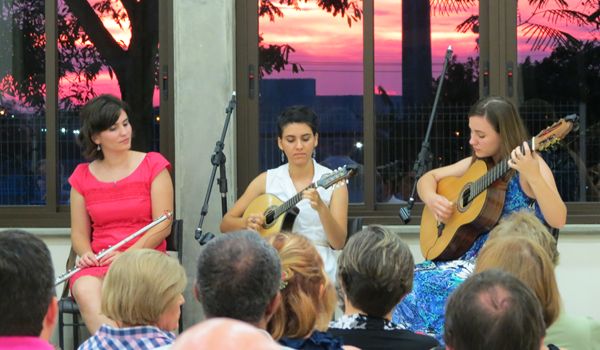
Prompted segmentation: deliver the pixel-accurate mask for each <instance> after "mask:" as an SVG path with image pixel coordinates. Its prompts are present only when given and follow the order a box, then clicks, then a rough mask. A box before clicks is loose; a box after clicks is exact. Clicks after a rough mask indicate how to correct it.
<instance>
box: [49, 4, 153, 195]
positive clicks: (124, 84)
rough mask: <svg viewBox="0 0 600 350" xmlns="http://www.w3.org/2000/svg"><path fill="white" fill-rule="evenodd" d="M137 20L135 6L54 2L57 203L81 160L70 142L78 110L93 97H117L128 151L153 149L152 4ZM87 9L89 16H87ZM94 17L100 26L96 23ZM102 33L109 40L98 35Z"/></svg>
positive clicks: (73, 140) (75, 131) (77, 123)
mask: <svg viewBox="0 0 600 350" xmlns="http://www.w3.org/2000/svg"><path fill="white" fill-rule="evenodd" d="M151 3H153V4H154V5H149V9H148V10H144V17H143V18H138V19H137V21H136V22H135V23H136V25H135V26H134V25H132V21H131V20H130V19H131V18H130V13H131V14H133V15H134V16H135V15H137V16H140V9H138V7H141V6H144V5H143V4H141V3H140V2H133V3H132V2H128V3H127V4H128V7H126V6H124V5H123V3H122V2H121V1H107V0H91V1H88V2H82V1H74V0H65V3H64V4H62V1H59V2H58V4H59V13H58V24H59V25H58V27H59V33H58V52H59V72H60V73H61V75H60V79H59V95H58V98H59V104H58V107H59V111H58V128H57V129H58V130H57V133H58V144H59V155H58V159H59V169H57V171H58V172H59V192H60V194H59V200H60V203H61V204H67V203H68V199H69V191H70V185H69V183H68V181H67V180H68V177H69V176H70V174H71V173H72V172H73V170H74V169H75V167H76V166H77V164H78V163H81V162H83V161H84V160H83V159H82V157H81V152H80V148H79V146H78V144H77V143H76V139H77V135H78V134H79V126H80V121H79V110H80V108H81V106H82V105H83V104H85V102H87V101H88V100H89V99H91V98H93V97H94V96H97V95H99V94H104V93H108V94H112V95H115V96H117V97H119V98H122V99H123V100H124V101H125V102H127V103H128V104H129V106H130V108H131V115H130V116H129V119H130V121H131V123H132V126H133V128H134V132H135V137H134V140H133V148H134V149H139V150H143V151H149V150H158V147H159V144H158V141H159V135H158V131H159V121H160V117H159V108H160V101H159V100H160V98H159V97H160V96H159V91H158V85H157V83H156V77H157V76H158V2H151ZM90 10H93V11H94V14H95V16H94V17H90V15H89V12H87V11H90ZM98 18H99V19H100V21H98ZM105 31H108V34H109V35H103V34H104V33H105Z"/></svg>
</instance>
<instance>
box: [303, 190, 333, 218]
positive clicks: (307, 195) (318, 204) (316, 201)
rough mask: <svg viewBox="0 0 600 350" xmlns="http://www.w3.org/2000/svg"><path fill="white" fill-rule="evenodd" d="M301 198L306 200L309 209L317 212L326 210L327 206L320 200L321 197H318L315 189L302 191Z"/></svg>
mask: <svg viewBox="0 0 600 350" xmlns="http://www.w3.org/2000/svg"><path fill="white" fill-rule="evenodd" d="M302 198H303V199H308V201H309V202H310V206H311V208H313V209H314V210H316V211H317V212H319V211H321V210H323V209H327V205H325V203H324V202H323V200H322V199H321V196H320V195H319V192H318V191H317V189H315V188H309V189H307V190H304V191H303V192H302Z"/></svg>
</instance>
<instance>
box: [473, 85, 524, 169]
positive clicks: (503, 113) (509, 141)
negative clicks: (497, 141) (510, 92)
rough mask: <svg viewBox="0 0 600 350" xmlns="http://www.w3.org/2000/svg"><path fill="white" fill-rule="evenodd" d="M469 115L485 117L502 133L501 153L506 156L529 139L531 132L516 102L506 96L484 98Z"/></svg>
mask: <svg viewBox="0 0 600 350" xmlns="http://www.w3.org/2000/svg"><path fill="white" fill-rule="evenodd" d="M468 115H469V117H483V118H485V119H487V121H488V122H489V123H490V124H491V125H492V127H493V128H494V130H495V131H496V132H497V133H499V134H500V137H501V140H502V141H501V142H502V143H501V145H500V155H501V156H502V158H506V157H508V156H509V155H510V152H511V151H512V150H513V149H514V148H515V147H517V146H519V145H521V144H522V143H523V141H525V140H527V139H529V133H528V132H527V129H526V128H525V124H524V123H523V120H522V119H521V116H519V112H518V111H517V109H516V108H515V106H514V104H513V103H512V102H510V101H509V100H507V99H505V98H504V97H500V96H489V97H485V98H482V99H481V100H479V101H478V102H477V103H475V104H474V105H473V106H472V107H471V109H470V110H469V114H468Z"/></svg>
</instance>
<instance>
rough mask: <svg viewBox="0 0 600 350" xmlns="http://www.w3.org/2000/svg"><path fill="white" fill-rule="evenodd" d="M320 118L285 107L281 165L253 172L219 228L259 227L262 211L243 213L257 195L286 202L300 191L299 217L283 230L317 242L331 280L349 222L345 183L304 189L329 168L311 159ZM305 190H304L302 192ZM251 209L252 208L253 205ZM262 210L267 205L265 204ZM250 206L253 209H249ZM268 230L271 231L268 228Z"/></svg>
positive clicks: (302, 108) (280, 130)
mask: <svg viewBox="0 0 600 350" xmlns="http://www.w3.org/2000/svg"><path fill="white" fill-rule="evenodd" d="M318 128H319V119H318V117H317V115H316V114H315V112H313V111H312V110H311V109H310V108H308V107H305V106H293V107H289V108H287V109H286V110H285V111H283V113H281V115H279V117H278V119H277V132H278V137H277V145H278V146H279V149H281V162H282V163H284V162H285V159H287V162H286V163H284V164H283V165H281V166H279V167H277V168H275V169H269V170H267V171H265V172H263V173H262V174H260V175H258V176H257V177H256V178H255V179H254V180H252V182H251V183H250V185H248V188H247V189H246V191H245V192H244V194H243V195H242V196H241V197H240V198H239V199H238V200H237V202H236V203H235V204H234V206H233V207H232V208H231V209H230V210H229V211H228V212H227V214H225V216H224V217H223V221H221V232H231V231H235V230H240V229H244V228H247V229H250V230H255V231H259V232H260V231H261V230H263V229H264V227H263V224H265V217H264V215H263V212H250V213H249V215H247V216H244V213H245V212H246V210H248V208H249V207H250V204H251V203H252V202H253V201H254V200H255V199H256V198H257V197H259V196H261V195H263V194H265V193H268V194H271V195H273V196H275V197H277V198H279V199H280V200H281V201H287V200H289V199H290V198H292V197H294V196H296V194H297V193H298V192H300V191H302V200H301V201H300V202H299V203H298V204H297V205H296V207H297V208H298V209H299V213H298V216H297V217H296V219H295V220H294V222H293V227H292V228H285V227H283V228H282V230H291V231H293V232H298V233H299V234H302V235H304V236H306V237H308V239H310V240H311V241H312V243H313V244H314V245H316V247H317V250H318V251H319V254H321V258H322V259H323V263H324V264H325V271H326V272H327V274H328V275H329V278H330V279H331V280H332V281H334V282H335V278H336V273H335V269H336V266H337V255H336V253H335V252H334V250H339V249H342V248H343V247H344V244H345V243H346V225H347V220H348V189H347V188H346V186H337V187H335V188H334V187H333V186H332V187H329V188H327V189H325V188H323V187H319V188H310V189H306V188H307V187H308V186H309V185H310V184H311V183H314V182H317V181H318V180H319V179H321V177H322V176H324V175H326V174H330V173H331V170H330V169H328V168H326V167H324V166H322V165H320V164H319V163H317V161H316V160H315V158H314V156H315V149H316V147H317V145H318V144H319V130H318ZM305 189H306V190H305ZM253 208H255V207H253ZM264 209H266V206H265V208H264ZM250 210H252V209H250ZM271 232H273V231H271Z"/></svg>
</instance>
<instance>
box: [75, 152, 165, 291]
mask: <svg viewBox="0 0 600 350" xmlns="http://www.w3.org/2000/svg"><path fill="white" fill-rule="evenodd" d="M165 168H166V169H171V165H170V164H169V161H167V160H166V159H165V158H164V157H163V156H162V155H161V154H160V153H156V152H149V153H147V154H146V155H145V156H144V159H143V160H142V162H141V163H140V165H139V166H138V167H137V168H136V169H135V170H134V171H133V172H132V173H131V174H130V175H128V176H127V177H125V178H123V179H120V180H118V181H114V182H102V181H99V180H98V179H96V177H95V176H94V175H93V174H92V173H91V172H90V170H89V163H82V164H79V165H78V166H77V168H75V170H74V171H73V174H72V175H71V177H69V183H70V184H71V186H72V187H73V188H74V189H75V190H76V191H77V192H79V193H80V194H81V195H82V196H83V198H84V200H85V208H86V211H87V213H88V214H89V216H90V222H91V225H92V250H93V252H94V253H95V254H98V253H99V252H100V251H102V250H103V249H106V248H108V247H109V246H112V245H115V244H116V243H118V242H120V241H121V240H123V239H124V238H126V237H127V236H129V235H131V234H132V233H134V232H136V231H138V230H139V229H140V228H142V227H144V226H146V225H148V224H149V223H151V222H152V221H153V218H152V198H151V187H152V182H153V181H154V179H155V178H156V176H157V175H158V174H159V173H160V172H162V171H163V170H164V169H165ZM141 237H142V236H138V237H137V238H136V239H134V240H132V241H130V242H128V243H127V244H125V245H123V246H122V247H121V248H119V250H120V251H124V250H126V249H127V248H129V247H130V246H131V245H133V244H134V243H135V242H136V241H137V240H138V239H139V238H141ZM155 249H156V250H159V251H163V252H164V251H165V250H166V242H165V241H163V242H162V243H160V244H159V245H158V246H157V247H156V248H155ZM107 270H108V266H100V267H89V268H85V269H83V270H81V271H79V272H78V273H76V274H75V275H74V276H73V277H71V282H70V283H71V286H72V285H73V284H74V283H75V280H76V279H77V278H79V277H81V276H85V275H92V276H98V277H101V276H104V275H105V274H106V271H107Z"/></svg>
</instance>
